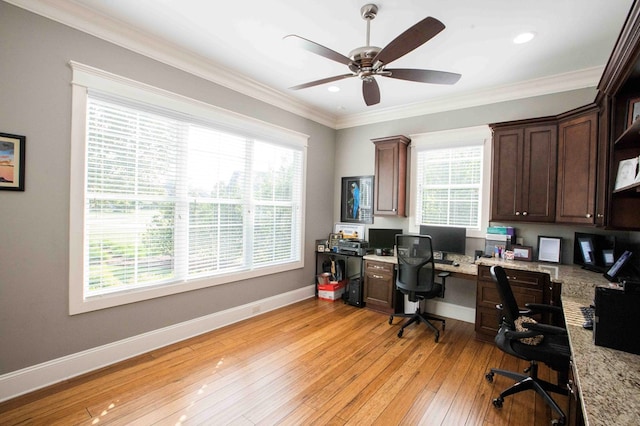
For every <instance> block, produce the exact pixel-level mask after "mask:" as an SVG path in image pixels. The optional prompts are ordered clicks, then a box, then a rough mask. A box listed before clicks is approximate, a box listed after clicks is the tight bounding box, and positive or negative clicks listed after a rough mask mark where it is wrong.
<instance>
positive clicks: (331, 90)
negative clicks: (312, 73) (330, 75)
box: [327, 86, 340, 93]
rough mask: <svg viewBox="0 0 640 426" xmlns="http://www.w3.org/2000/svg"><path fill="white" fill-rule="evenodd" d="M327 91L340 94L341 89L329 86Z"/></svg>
mask: <svg viewBox="0 0 640 426" xmlns="http://www.w3.org/2000/svg"><path fill="white" fill-rule="evenodd" d="M327 90H328V91H330V92H333V93H335V92H339V91H340V88H339V87H338V86H329V87H328V88H327Z"/></svg>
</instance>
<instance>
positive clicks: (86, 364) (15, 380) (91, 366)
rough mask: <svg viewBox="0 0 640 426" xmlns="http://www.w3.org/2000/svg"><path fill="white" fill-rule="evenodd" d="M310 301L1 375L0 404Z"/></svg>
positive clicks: (293, 294) (263, 303) (190, 325)
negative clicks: (120, 362)
mask: <svg viewBox="0 0 640 426" xmlns="http://www.w3.org/2000/svg"><path fill="white" fill-rule="evenodd" d="M312 297H315V285H310V286H306V287H303V288H299V289H297V290H293V291H290V292H288V293H283V294H278V295H276V296H272V297H269V298H266V299H262V300H258V301H256V302H252V303H248V304H246V305H242V306H237V307H235V308H231V309H227V310H225V311H221V312H215V313H213V314H210V315H206V316H203V317H200V318H195V319H193V320H190V321H185V322H182V323H179V324H175V325H171V326H169V327H165V328H161V329H158V330H153V331H150V332H148V333H144V334H140V335H137V336H133V337H130V338H127V339H123V340H119V341H117V342H113V343H109V344H107V345H104V346H99V347H97V348H92V349H88V350H86V351H82V352H78V353H75V354H71V355H67V356H64V357H62V358H58V359H54V360H51V361H47V362H44V363H42V364H38V365H34V366H31V367H27V368H24V369H22V370H18V371H13V372H11V373H7V374H3V375H1V376H0V402H2V401H6V400H9V399H12V398H15V397H17V396H20V395H24V394H26V393H29V392H33V391H35V390H38V389H41V388H44V387H46V386H50V385H53V384H55V383H59V382H62V381H64V380H67V379H70V378H72V377H76V376H79V375H81V374H85V373H88V372H90V371H94V370H97V369H99V368H102V367H106V366H108V365H111V364H114V363H117V362H119V361H123V360H125V359H129V358H132V357H134V356H137V355H141V354H143V353H146V352H149V351H152V350H154V349H158V348H161V347H164V346H167V345H170V344H173V343H176V342H180V341H182V340H185V339H188V338H191V337H194V336H198V335H200V334H203V333H207V332H209V331H212V330H216V329H218V328H221V327H224V326H227V325H229V324H233V323H236V322H239V321H242V320H245V319H248V318H251V317H254V316H256V315H260V314H263V313H265V312H268V311H272V310H274V309H278V308H281V307H283V306H287V305H290V304H293V303H296V302H300V301H302V300H305V299H309V298H312Z"/></svg>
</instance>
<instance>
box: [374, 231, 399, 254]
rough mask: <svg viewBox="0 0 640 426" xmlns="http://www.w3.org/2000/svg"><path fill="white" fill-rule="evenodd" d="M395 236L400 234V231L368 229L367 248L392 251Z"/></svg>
mask: <svg viewBox="0 0 640 426" xmlns="http://www.w3.org/2000/svg"><path fill="white" fill-rule="evenodd" d="M396 234H402V229H391V228H369V248H370V249H374V250H375V249H380V250H391V251H393V246H394V245H395V244H396Z"/></svg>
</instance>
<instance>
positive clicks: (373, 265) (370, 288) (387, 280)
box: [364, 260, 395, 314]
mask: <svg viewBox="0 0 640 426" xmlns="http://www.w3.org/2000/svg"><path fill="white" fill-rule="evenodd" d="M394 294H395V283H394V272H393V264H391V263H385V262H375V261H369V260H368V261H366V262H365V274H364V298H365V306H366V307H367V308H368V309H372V310H374V311H378V312H384V313H387V314H391V313H393V312H394V310H395V298H394Z"/></svg>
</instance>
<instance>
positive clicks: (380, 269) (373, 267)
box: [364, 260, 395, 276]
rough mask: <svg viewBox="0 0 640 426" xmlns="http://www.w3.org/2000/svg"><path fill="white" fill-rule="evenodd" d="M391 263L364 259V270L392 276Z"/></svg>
mask: <svg viewBox="0 0 640 426" xmlns="http://www.w3.org/2000/svg"><path fill="white" fill-rule="evenodd" d="M394 266H395V265H394V264H393V263H387V262H376V261H375V260H365V262H364V270H365V271H366V272H372V273H377V274H383V275H386V276H393V269H394Z"/></svg>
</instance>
